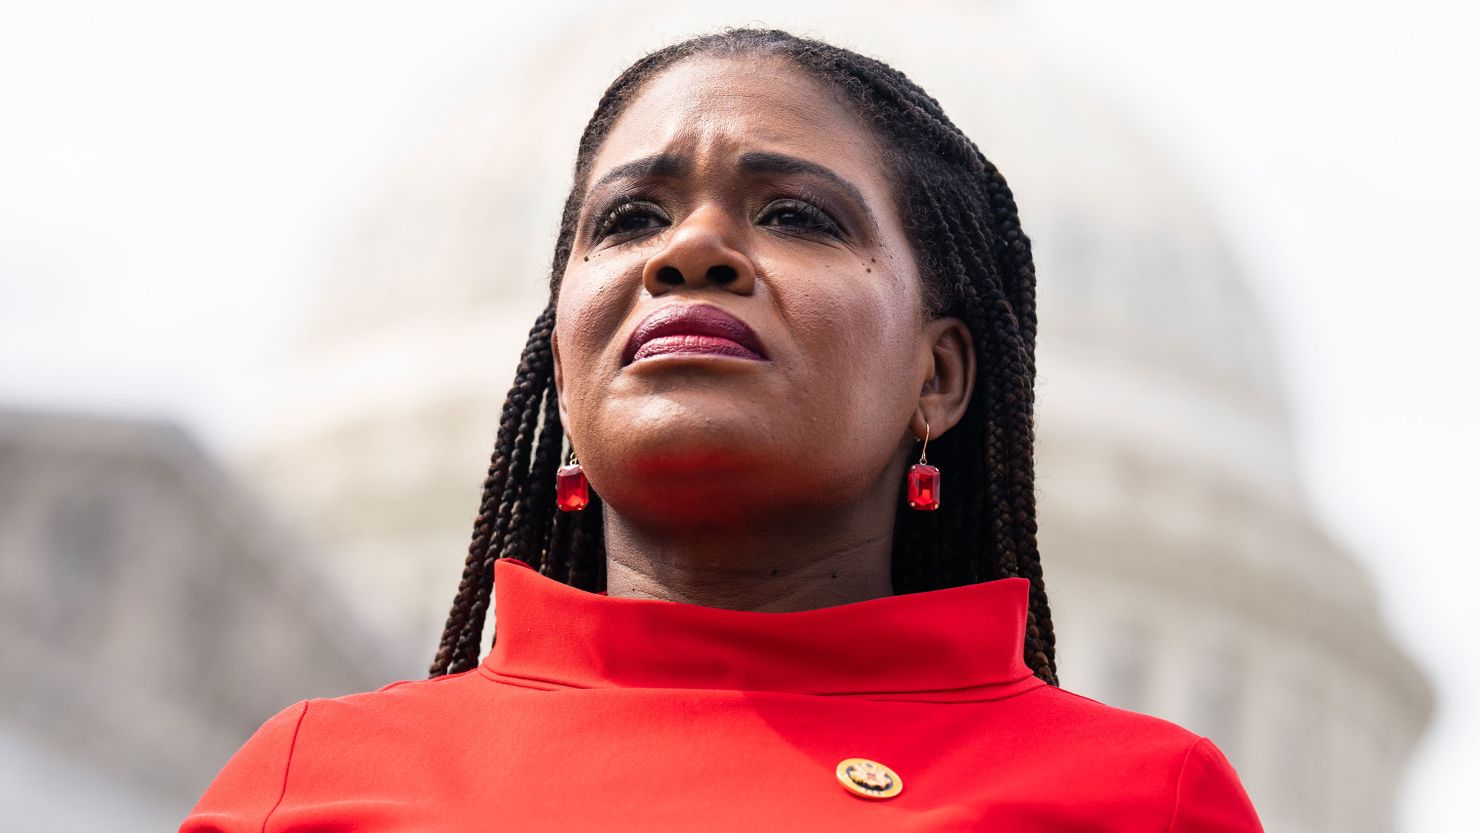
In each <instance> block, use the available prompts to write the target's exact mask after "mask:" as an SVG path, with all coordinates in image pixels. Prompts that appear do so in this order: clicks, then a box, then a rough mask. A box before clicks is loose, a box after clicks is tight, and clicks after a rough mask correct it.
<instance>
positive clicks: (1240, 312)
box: [252, 0, 1431, 832]
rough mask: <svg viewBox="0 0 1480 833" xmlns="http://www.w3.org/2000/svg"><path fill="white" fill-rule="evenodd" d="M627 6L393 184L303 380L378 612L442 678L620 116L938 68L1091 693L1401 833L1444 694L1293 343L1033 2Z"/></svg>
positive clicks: (1275, 818)
mask: <svg viewBox="0 0 1480 833" xmlns="http://www.w3.org/2000/svg"><path fill="white" fill-rule="evenodd" d="M601 9H602V11H601V13H600V14H599V15H598V16H593V17H590V18H588V19H585V20H583V21H582V22H580V23H579V24H576V25H574V26H573V27H572V28H570V29H569V30H568V31H567V32H566V33H565V34H564V35H563V36H562V37H560V38H558V39H556V40H554V41H552V42H551V43H550V44H548V45H546V46H544V47H543V48H541V49H539V50H537V51H535V52H533V53H532V54H530V55H529V56H525V57H521V58H519V59H517V60H515V61H513V62H512V64H511V65H510V66H508V67H507V68H505V69H504V70H503V72H502V74H501V75H500V76H499V77H496V78H494V79H491V81H490V83H489V85H488V87H487V89H486V94H483V95H479V96H475V97H473V98H471V99H470V100H468V101H467V103H466V106H465V108H463V109H462V110H461V111H459V112H457V113H454V114H452V116H451V117H450V118H449V119H448V120H447V121H446V122H445V123H442V124H439V125H436V126H435V129H431V130H429V131H428V132H427V134H426V135H425V136H424V140H423V142H422V143H421V144H420V145H419V147H418V149H417V150H416V152H413V153H411V154H409V155H407V156H406V157H405V158H404V159H403V161H402V163H401V164H400V165H398V166H397V167H396V168H395V169H394V170H392V171H390V172H389V174H388V176H387V178H386V179H385V182H384V186H383V188H382V189H381V191H380V193H379V195H378V196H377V198H376V199H375V200H374V201H373V202H372V203H371V204H370V205H369V206H368V209H367V210H366V212H365V214H364V215H363V217H362V218H361V220H360V222H359V223H358V225H357V226H356V228H355V230H354V233H353V234H352V235H351V236H350V237H349V239H348V240H347V241H346V244H345V246H344V248H343V251H342V252H341V256H340V257H339V259H338V261H337V263H336V264H335V266H334V268H333V270H332V272H331V273H330V274H329V275H328V277H327V279H326V282H325V285H324V288H323V294H322V296H321V299H320V301H319V303H318V306H317V313H316V314H315V316H314V317H313V318H312V321H311V324H310V325H309V327H308V329H307V331H306V332H305V334H304V338H303V341H302V344H301V346H300V349H299V350H298V351H297V353H296V354H295V355H294V357H293V360H292V363H291V366H289V367H287V368H285V369H284V371H283V373H282V374H281V375H282V380H283V381H282V386H281V389H280V390H279V391H278V393H277V401H278V402H279V404H280V407H278V408H277V409H276V411H275V414H276V415H275V417H274V419H273V420H272V421H271V422H270V423H269V424H268V425H266V426H265V427H264V430H263V431H262V433H261V434H260V436H259V439H258V444H257V451H256V452H255V453H254V455H253V458H252V465H253V468H254V470H255V471H256V472H257V474H258V476H259V478H260V481H261V483H262V484H263V485H264V486H265V487H266V490H267V491H268V492H269V493H270V494H272V495H273V496H275V498H276V502H277V504H278V505H279V506H280V507H282V508H283V510H284V511H285V512H287V513H288V514H290V515H291V516H294V517H296V518H297V520H298V522H299V524H300V525H301V526H302V527H303V528H305V529H306V530H308V531H309V532H310V533H311V534H312V535H313V536H314V538H315V539H316V540H317V542H318V544H319V545H320V546H321V547H322V549H323V551H324V552H325V554H326V556H327V557H328V558H329V559H330V560H331V562H332V563H333V564H335V565H337V570H338V572H339V573H340V574H341V575H342V576H343V581H345V582H346V583H347V584H349V585H350V587H351V589H352V590H353V591H354V595H355V596H357V597H358V598H361V599H364V600H366V610H367V613H369V614H370V615H372V616H377V617H379V619H380V622H381V625H382V626H383V627H384V628H385V629H386V631H387V632H394V633H400V634H405V635H406V638H407V640H408V642H410V643H411V644H414V645H416V646H417V648H418V649H419V650H420V652H421V653H422V654H426V655H428V656H429V655H430V651H431V649H432V648H433V647H434V645H435V638H436V634H437V633H438V632H439V629H440V623H441V619H442V617H443V616H444V614H445V612H446V605H447V602H448V601H449V600H450V598H451V595H452V592H453V590H454V589H455V588H456V584H457V577H458V575H459V573H460V571H461V565H462V554H463V552H464V550H465V548H466V539H467V534H468V532H469V530H470V528H471V520H472V515H473V512H474V509H475V507H476V502H477V497H478V493H479V487H480V484H481V482H482V478H483V469H484V467H485V465H486V459H487V455H488V452H489V451H490V450H491V446H492V442H493V437H494V430H495V427H496V424H497V419H498V414H499V409H500V407H501V405H502V401H503V396H504V394H505V392H506V390H507V386H508V382H509V380H510V379H511V377H512V373H513V369H514V365H515V362H516V359H517V356H518V353H519V350H520V348H521V347H522V345H523V342H524V338H525V334H526V332H527V330H528V328H529V326H530V324H531V323H532V322H533V320H534V318H535V316H536V314H537V313H538V312H539V310H540V309H541V308H542V307H543V305H544V301H545V296H546V281H547V277H548V270H549V257H550V251H551V249H552V246H553V243H554V235H555V232H556V221H557V219H558V217H559V214H560V207H561V203H562V201H563V199H564V195H565V192H566V190H567V189H568V187H569V182H570V166H571V163H572V161H573V159H574V154H575V145H576V141H577V139H578V137H579V135H580V131H581V128H582V126H583V125H584V123H585V120H586V118H587V117H588V116H589V115H590V112H591V110H592V109H593V108H594V106H595V102H596V101H597V99H598V97H599V95H600V93H601V91H602V89H603V88H604V87H605V86H606V84H607V83H608V82H609V81H610V80H611V79H612V77H614V76H615V75H616V73H617V72H619V71H620V70H621V68H622V67H624V66H626V65H627V64H628V63H629V62H630V61H631V60H633V59H635V58H637V57H639V56H640V55H642V54H643V53H645V52H646V51H647V50H649V49H651V48H654V47H656V46H660V45H662V44H664V43H667V42H670V41H672V40H675V39H678V38H680V37H682V36H684V35H688V34H692V33H695V32H701V31H710V30H713V29H715V28H717V27H718V26H721V25H735V24H746V25H757V23H758V22H761V23H763V24H764V25H776V26H780V27H782V28H787V29H789V30H791V31H794V32H797V33H798V34H813V35H817V36H820V37H823V38H824V39H827V40H829V41H832V42H834V43H837V44H839V45H843V46H848V47H851V48H854V49H857V50H859V51H861V52H864V53H866V54H872V55H876V56H878V57H880V58H882V59H884V60H886V61H888V62H889V63H891V64H893V65H895V66H897V67H899V68H901V69H902V70H904V71H905V72H906V73H907V74H909V75H910V77H911V78H913V79H914V80H915V81H917V82H918V83H920V84H921V85H922V86H923V87H925V88H926V89H927V90H929V91H930V92H931V93H932V94H933V95H934V96H935V97H936V98H938V99H939V100H940V101H941V103H942V105H943V106H944V108H945V110H946V112H948V113H950V114H951V116H952V118H953V119H955V120H956V122H957V124H958V125H960V126H961V127H962V129H963V130H964V131H965V132H966V133H967V134H968V135H969V136H971V137H973V138H974V139H975V140H976V141H977V143H978V145H979V146H980V147H981V148H982V149H983V151H984V152H985V153H986V155H987V156H988V158H990V159H992V160H993V162H994V163H996V164H997V165H998V167H999V168H1001V170H1002V171H1003V173H1004V175H1005V176H1006V177H1007V180H1008V182H1009V183H1011V185H1012V187H1013V190H1014V192H1015V194H1016V196H1017V199H1018V203H1019V205H1020V207H1021V210H1022V216H1023V223H1024V227H1025V229H1026V231H1027V233H1028V235H1029V236H1030V237H1031V238H1032V239H1033V242H1034V251H1035V257H1036V260H1037V264H1038V273H1039V280H1040V292H1041V298H1040V333H1039V337H1040V348H1039V382H1038V394H1039V402H1040V406H1039V417H1038V419H1039V461H1040V473H1039V481H1038V491H1039V493H1040V495H1041V503H1040V506H1041V528H1042V530H1043V531H1042V535H1041V539H1040V540H1041V543H1042V551H1043V558H1044V567H1045V573H1046V580H1047V586H1048V593H1049V596H1050V599H1051V602H1052V604H1053V606H1054V614H1055V621H1056V623H1057V631H1058V639H1059V645H1060V669H1061V673H1062V678H1063V681H1064V684H1065V686H1066V687H1067V688H1069V689H1071V690H1074V691H1079V692H1081V693H1084V694H1087V695H1089V696H1093V697H1097V698H1099V699H1103V700H1105V701H1106V702H1110V703H1112V704H1114V705H1120V706H1124V707H1128V708H1133V709H1137V710H1140V711H1146V712H1150V713H1153V714H1158V715H1160V716H1163V717H1167V718H1169V719H1172V720H1175V721H1178V722H1180V723H1182V724H1184V725H1187V726H1188V727H1189V728H1192V729H1193V730H1195V731H1198V732H1201V733H1203V734H1206V735H1208V736H1210V737H1212V738H1213V739H1214V740H1215V741H1216V742H1217V743H1218V744H1219V745H1220V746H1221V747H1223V748H1224V749H1225V751H1226V752H1227V753H1228V755H1229V757H1230V758H1231V759H1232V760H1233V762H1234V763H1235V765H1236V766H1237V767H1238V768H1239V771H1240V772H1241V774H1242V775H1243V777H1244V780H1245V782H1246V784H1247V786H1248V788H1249V791H1250V793H1251V795H1252V796H1253V798H1254V800H1255V804H1256V806H1257V807H1258V808H1259V809H1260V811H1261V814H1262V816H1263V817H1264V819H1265V823H1266V826H1267V828H1268V829H1269V830H1270V831H1274V832H1278V831H1327V830H1330V831H1337V830H1340V831H1356V830H1371V831H1379V830H1390V829H1391V825H1392V820H1393V816H1394V813H1393V807H1392V804H1393V802H1394V800H1395V792H1394V791H1395V789H1396V785H1397V784H1398V783H1399V781H1400V776H1401V773H1402V771H1403V768H1404V766H1405V765H1406V762H1407V757H1408V754H1409V752H1410V750H1411V748H1412V746H1413V744H1414V743H1415V741H1416V739H1417V737H1418V736H1419V734H1420V733H1421V731H1422V728H1423V726H1424V725H1425V723H1426V721H1427V718H1428V714H1429V710H1430V707H1431V693H1430V690H1429V688H1428V686H1427V683H1426V682H1425V681H1424V680H1423V678H1422V675H1421V674H1420V673H1419V672H1418V671H1417V669H1416V668H1415V667H1414V666H1413V665H1412V663H1411V662H1410V661H1409V660H1408V659H1407V658H1406V657H1405V656H1404V655H1403V654H1402V653H1401V652H1400V651H1399V650H1398V649H1397V648H1396V647H1395V646H1394V644H1393V642H1392V640H1391V638H1390V637H1389V636H1388V635H1387V632H1386V630H1385V628H1384V626H1383V623H1382V621H1381V619H1380V617H1379V615H1378V603H1377V596H1376V593H1375V590H1374V588H1373V587H1372V585H1371V582H1370V580H1369V578H1368V577H1367V575H1366V574H1365V573H1364V572H1363V571H1362V570H1361V569H1359V568H1358V566H1357V565H1356V564H1355V563H1354V562H1353V561H1352V559H1351V558H1350V557H1349V556H1348V555H1347V554H1346V553H1345V552H1343V551H1342V550H1341V549H1340V548H1339V547H1338V546H1336V545H1335V544H1334V543H1333V542H1332V540H1331V539H1330V538H1329V537H1328V536H1327V535H1326V534H1325V533H1324V532H1322V531H1321V529H1320V528H1319V527H1318V526H1317V525H1316V523H1315V521H1314V520H1313V518H1312V516H1311V514H1310V512H1309V510H1308V508H1307V506H1306V503H1305V501H1304V499H1303V497H1302V495H1301V492H1300V484H1299V478H1298V473H1297V472H1296V470H1295V468H1294V462H1293V461H1294V453H1293V441H1292V435H1291V431H1290V426H1289V424H1288V420H1287V415H1286V409H1285V402H1284V394H1283V388H1282V382H1281V380H1280V377H1279V366H1278V361H1277V359H1276V350H1275V347H1274V345H1273V343H1272V341H1271V338H1270V334H1269V333H1268V329H1267V327H1266V324H1265V320H1264V317H1263V316H1262V315H1261V313H1260V310H1259V308H1258V304H1257V303H1256V301H1255V298H1254V296H1253V293H1252V291H1251V289H1250V286H1249V284H1248V282H1247V280H1246V279H1245V277H1244V275H1243V274H1242V272H1241V267H1240V264H1239V263H1238V260H1237V258H1236V257H1235V256H1234V254H1233V253H1232V252H1231V251H1230V250H1229V248H1228V246H1227V245H1226V244H1225V242H1224V240H1223V238H1222V236H1221V235H1220V234H1219V231H1218V228H1217V224H1216V223H1215V222H1213V220H1212V219H1211V217H1210V215H1209V212H1208V210H1207V208H1206V207H1205V206H1204V205H1203V203H1202V202H1201V201H1200V200H1199V198H1198V196H1197V194H1196V193H1195V192H1194V191H1193V190H1192V189H1191V187H1190V186H1189V185H1188V183H1187V181H1186V179H1185V178H1184V177H1182V176H1181V175H1180V174H1179V173H1178V171H1177V170H1176V169H1175V167H1174V166H1172V165H1171V164H1170V163H1169V162H1168V160H1167V158H1166V156H1165V155H1163V154H1161V153H1159V152H1158V151H1157V149H1156V148H1155V147H1154V146H1152V145H1151V144H1149V143H1148V142H1147V141H1146V140H1145V139H1144V138H1143V137H1142V136H1140V135H1139V134H1138V133H1137V131H1136V130H1135V129H1134V127H1133V125H1131V124H1129V123H1128V121H1127V120H1126V118H1125V117H1124V116H1123V115H1122V114H1120V113H1119V112H1118V111H1116V110H1115V109H1114V108H1113V107H1112V106H1110V104H1109V103H1108V102H1107V100H1106V98H1105V97H1104V96H1103V95H1101V94H1098V93H1097V92H1096V91H1094V90H1093V89H1092V88H1090V87H1088V86H1086V85H1085V84H1084V83H1081V82H1079V81H1076V80H1073V79H1069V78H1066V77H1064V76H1063V75H1061V74H1060V73H1059V72H1057V71H1055V70H1054V68H1053V67H1052V65H1051V64H1050V63H1049V62H1047V61H1046V60H1045V58H1044V57H1043V55H1042V54H1041V52H1040V51H1039V50H1037V49H1035V48H1034V45H1033V43H1032V41H1031V39H1030V38H1029V37H1028V36H1027V34H1026V33H1025V32H1024V31H1023V29H1022V28H1021V27H1020V26H1017V25H1015V24H1014V23H1013V22H1012V20H1011V18H1010V16H1009V15H1008V14H1006V13H1005V12H1004V11H1003V10H1002V9H1001V7H1000V5H999V4H994V3H980V2H929V3H917V4H910V5H908V6H906V5H904V4H897V3H885V2H879V1H878V0H867V1H866V2H857V1H856V0H855V2H848V3H843V2H834V0H826V2H816V3H812V4H808V7H807V9H806V10H798V9H797V8H796V7H795V6H794V5H793V4H784V5H783V4H780V3H772V2H760V3H752V4H749V5H748V6H747V11H746V15H747V17H746V18H745V19H744V20H737V19H735V18H734V17H732V16H730V17H726V16H723V15H720V14H717V13H715V12H710V11H705V10H703V9H689V8H685V7H682V6H670V7H663V8H657V9H655V8H652V7H648V6H642V7H639V6H637V5H636V4H631V3H617V4H605V5H603V6H602V7H601ZM593 15H595V12H593ZM946 20H948V21H949V22H950V25H942V21H946ZM419 656H420V655H419V654H418V657H419ZM417 670H418V669H412V668H408V669H407V673H408V674H412V673H416V672H417Z"/></svg>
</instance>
